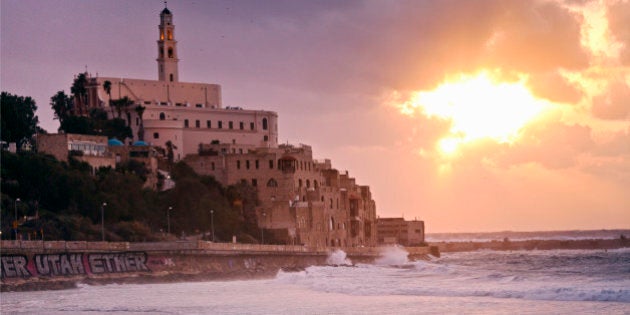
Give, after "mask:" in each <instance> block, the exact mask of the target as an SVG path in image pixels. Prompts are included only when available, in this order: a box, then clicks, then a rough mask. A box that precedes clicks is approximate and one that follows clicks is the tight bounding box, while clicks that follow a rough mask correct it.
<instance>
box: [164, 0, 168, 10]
mask: <svg viewBox="0 0 630 315" xmlns="http://www.w3.org/2000/svg"><path fill="white" fill-rule="evenodd" d="M164 8H165V9H168V5H167V4H166V0H164Z"/></svg>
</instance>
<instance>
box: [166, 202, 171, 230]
mask: <svg viewBox="0 0 630 315" xmlns="http://www.w3.org/2000/svg"><path fill="white" fill-rule="evenodd" d="M171 210H173V207H171V206H169V207H168V210H166V235H169V234H171Z"/></svg>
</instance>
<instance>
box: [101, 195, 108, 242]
mask: <svg viewBox="0 0 630 315" xmlns="http://www.w3.org/2000/svg"><path fill="white" fill-rule="evenodd" d="M105 206H107V202H103V203H102V204H101V241H103V242H105Z"/></svg>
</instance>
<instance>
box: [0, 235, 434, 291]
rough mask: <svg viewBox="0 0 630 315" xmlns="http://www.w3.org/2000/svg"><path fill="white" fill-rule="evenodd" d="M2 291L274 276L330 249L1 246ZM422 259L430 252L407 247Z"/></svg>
mask: <svg viewBox="0 0 630 315" xmlns="http://www.w3.org/2000/svg"><path fill="white" fill-rule="evenodd" d="M0 245H1V247H2V248H1V250H2V255H1V257H0V273H1V284H0V290H1V291H17V290H47V289H58V288H70V287H74V286H76V284H77V283H92V284H96V283H144V282H171V281H202V280H216V279H251V278H262V277H273V276H274V275H275V274H277V272H278V271H279V270H287V271H296V270H303V269H304V268H306V267H308V266H313V265H323V264H325V263H326V259H327V258H328V253H329V251H330V250H331V249H330V248H325V247H323V248H309V247H305V246H285V245H252V244H232V243H211V242H204V241H193V242H156V243H126V242H121V243H108V242H41V241H2V242H1V243H0ZM343 250H344V251H346V252H347V254H348V258H350V259H351V260H352V261H354V262H371V261H373V260H374V259H376V258H377V257H379V255H380V250H379V249H378V248H370V247H362V248H345V249H343ZM407 250H408V251H409V253H410V254H409V256H410V258H423V257H425V256H426V255H427V254H428V253H429V251H428V248H408V249H407Z"/></svg>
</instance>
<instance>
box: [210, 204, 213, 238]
mask: <svg viewBox="0 0 630 315" xmlns="http://www.w3.org/2000/svg"><path fill="white" fill-rule="evenodd" d="M210 227H211V228H212V242H214V210H210Z"/></svg>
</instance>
